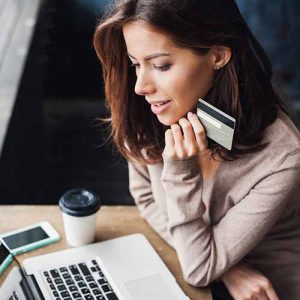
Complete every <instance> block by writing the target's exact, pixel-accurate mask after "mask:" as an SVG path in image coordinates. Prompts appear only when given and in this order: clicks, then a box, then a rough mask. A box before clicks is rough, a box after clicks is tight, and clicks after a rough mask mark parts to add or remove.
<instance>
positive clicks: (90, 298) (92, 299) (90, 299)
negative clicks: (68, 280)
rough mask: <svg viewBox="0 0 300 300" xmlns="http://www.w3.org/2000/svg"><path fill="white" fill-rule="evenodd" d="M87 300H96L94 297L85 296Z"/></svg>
mask: <svg viewBox="0 0 300 300" xmlns="http://www.w3.org/2000/svg"><path fill="white" fill-rule="evenodd" d="M84 299H85V300H94V297H93V296H92V295H86V296H84Z"/></svg>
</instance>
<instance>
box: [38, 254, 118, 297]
mask: <svg viewBox="0 0 300 300" xmlns="http://www.w3.org/2000/svg"><path fill="white" fill-rule="evenodd" d="M43 274H44V277H45V279H46V282H47V284H48V286H49V288H50V290H51V292H52V297H53V299H55V300H73V299H75V300H118V297H117V296H116V294H115V293H114V291H113V289H112V288H111V286H110V284H109V283H108V280H107V279H106V278H105V276H104V274H103V273H102V271H101V269H100V267H99V265H98V263H97V261H96V260H95V259H93V260H90V261H85V262H81V263H78V264H72V265H69V266H64V267H61V268H57V269H51V270H47V271H44V272H43Z"/></svg>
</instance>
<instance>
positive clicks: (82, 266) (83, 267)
mask: <svg viewBox="0 0 300 300" xmlns="http://www.w3.org/2000/svg"><path fill="white" fill-rule="evenodd" d="M79 268H80V270H81V272H82V274H83V275H84V276H88V275H91V272H90V270H89V269H88V267H87V266H86V264H85V263H81V264H79Z"/></svg>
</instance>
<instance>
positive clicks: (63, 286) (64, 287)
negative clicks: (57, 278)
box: [57, 284, 67, 292]
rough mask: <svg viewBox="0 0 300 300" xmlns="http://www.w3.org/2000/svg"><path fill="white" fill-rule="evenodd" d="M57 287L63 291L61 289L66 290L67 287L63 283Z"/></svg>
mask: <svg viewBox="0 0 300 300" xmlns="http://www.w3.org/2000/svg"><path fill="white" fill-rule="evenodd" d="M57 289H58V290H59V291H60V292H61V291H65V290H66V289H67V288H66V286H65V285H63V284H61V285H58V286H57Z"/></svg>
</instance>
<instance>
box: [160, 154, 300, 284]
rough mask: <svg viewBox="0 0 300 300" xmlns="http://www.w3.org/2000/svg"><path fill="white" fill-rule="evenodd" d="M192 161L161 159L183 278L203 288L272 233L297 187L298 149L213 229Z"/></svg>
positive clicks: (170, 225)
mask: <svg viewBox="0 0 300 300" xmlns="http://www.w3.org/2000/svg"><path fill="white" fill-rule="evenodd" d="M195 164H196V162H195V158H194V157H192V158H190V159H187V160H172V159H169V158H168V159H165V165H164V170H163V175H162V179H163V187H164V189H165V191H166V192H167V209H168V215H169V230H170V234H171V236H172V238H173V241H174V247H175V249H176V251H177V254H178V257H179V260H180V262H181V266H182V269H183V273H184V277H185V280H186V281H187V282H188V283H190V284H191V285H194V286H206V285H208V284H209V283H210V282H211V281H213V280H214V279H216V278H219V277H220V276H221V275H222V274H223V273H225V272H226V271H227V270H228V269H229V268H231V267H232V266H234V265H235V264H236V263H237V262H239V261H240V260H241V259H242V258H243V257H244V256H245V255H246V254H248V253H249V252H250V251H251V249H253V248H254V247H255V246H256V245H257V244H258V242H259V241H260V240H261V239H262V238H263V237H264V236H265V235H266V234H267V232H268V231H270V229H271V228H272V226H273V224H274V223H275V222H276V220H277V218H278V216H279V215H280V213H281V211H282V209H283V208H284V206H285V205H286V203H287V201H288V199H289V198H290V195H291V194H292V193H293V192H294V190H295V188H297V187H298V185H299V177H300V152H299V150H297V151H295V152H294V153H292V154H290V155H286V156H284V157H283V159H281V161H279V162H278V163H277V164H276V165H274V166H273V168H272V169H273V171H272V172H270V173H269V174H268V175H266V176H265V178H264V179H263V180H261V181H260V182H259V183H257V185H256V186H254V187H253V188H252V189H251V190H250V191H249V192H248V194H247V196H245V197H244V198H243V199H241V200H240V201H239V203H238V204H237V205H235V206H234V207H233V208H231V209H230V210H229V211H228V212H227V214H226V215H225V216H224V218H223V219H222V220H221V221H220V222H219V223H218V224H217V225H215V226H213V227H210V226H208V225H207V224H206V223H205V222H204V220H203V218H202V215H203V212H204V207H203V204H202V201H201V199H202V176H201V174H200V172H199V170H198V172H197V170H196V168H195ZM183 241H184V242H183Z"/></svg>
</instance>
